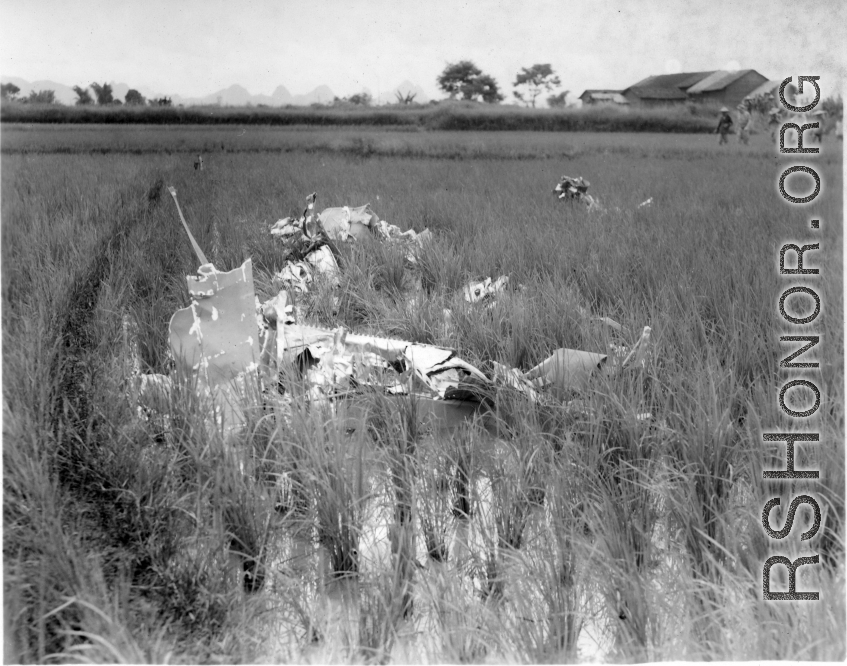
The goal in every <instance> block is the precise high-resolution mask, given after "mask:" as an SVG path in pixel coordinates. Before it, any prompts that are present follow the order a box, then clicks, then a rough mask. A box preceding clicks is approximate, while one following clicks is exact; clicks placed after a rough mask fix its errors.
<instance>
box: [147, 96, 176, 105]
mask: <svg viewBox="0 0 847 666" xmlns="http://www.w3.org/2000/svg"><path fill="white" fill-rule="evenodd" d="M173 105H174V104H173V102H172V101H171V98H170V97H159V98H158V99H151V100H150V106H173Z"/></svg>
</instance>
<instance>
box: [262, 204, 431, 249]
mask: <svg viewBox="0 0 847 666" xmlns="http://www.w3.org/2000/svg"><path fill="white" fill-rule="evenodd" d="M316 198H317V194H316V193H314V192H313V193H312V194H310V195H309V197H308V198H307V204H308V205H307V207H306V210H304V211H303V215H302V216H300V218H299V219H296V220H295V219H294V218H291V217H286V218H283V219H281V220H278V221H277V222H276V223H274V224H273V225H272V226H271V235H272V236H274V237H275V238H278V239H280V240H282V241H284V243H285V244H286V245H287V246H288V247H289V253H290V254H291V255H292V258H293V259H294V260H300V259H304V258H305V257H306V255H307V254H308V252H311V251H313V250H315V249H317V248H318V247H319V246H320V239H321V238H322V237H323V238H324V239H326V240H327V241H340V242H349V241H355V240H358V241H362V240H364V239H365V238H367V237H369V236H371V237H375V238H377V239H379V240H381V241H383V242H388V243H406V244H408V245H409V247H408V250H407V253H406V257H407V259H408V260H409V261H410V262H411V263H415V262H416V261H417V253H416V249H417V248H418V247H421V246H422V245H423V244H424V243H425V242H426V241H427V240H429V239H430V238H432V233H431V232H430V231H429V229H424V230H423V231H422V232H420V233H418V232H416V231H415V230H414V229H409V230H407V231H402V230H401V229H400V227H398V226H396V225H393V224H388V223H387V222H386V221H385V220H380V219H379V216H378V215H377V214H376V213H375V212H374V211H373V210H372V209H371V206H370V204H365V205H363V206H358V207H350V206H340V207H334V208H326V209H324V210H323V211H321V212H320V213H318V214H317V215H316V214H315V213H314V208H315V201H316ZM298 249H299V250H300V251H299V253H298V252H297V250H298Z"/></svg>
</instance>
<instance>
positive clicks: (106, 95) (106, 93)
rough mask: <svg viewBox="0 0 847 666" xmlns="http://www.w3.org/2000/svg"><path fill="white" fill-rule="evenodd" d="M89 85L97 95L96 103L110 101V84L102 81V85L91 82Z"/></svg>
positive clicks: (107, 102) (108, 102)
mask: <svg viewBox="0 0 847 666" xmlns="http://www.w3.org/2000/svg"><path fill="white" fill-rule="evenodd" d="M90 87H91V89H92V90H93V91H94V94H95V95H96V96H97V103H98V104H111V103H112V99H113V98H112V86H110V85H109V84H108V83H104V84H103V85H102V86H101V85H100V84H99V83H92V84H91V86H90Z"/></svg>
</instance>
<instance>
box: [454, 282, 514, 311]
mask: <svg viewBox="0 0 847 666" xmlns="http://www.w3.org/2000/svg"><path fill="white" fill-rule="evenodd" d="M508 284H509V276H508V275H501V276H500V277H498V278H497V279H496V280H492V279H491V278H490V277H487V278H485V279H484V280H483V281H481V282H469V283H468V284H466V285H465V287H464V289H463V290H462V293H463V294H464V296H465V300H466V301H467V302H468V303H483V302H487V303H488V304H490V305H493V304H494V301H495V299H496V297H497V295H498V294H500V293H501V292H502V291H503V290H504V289H505V288H506V287H507V286H508Z"/></svg>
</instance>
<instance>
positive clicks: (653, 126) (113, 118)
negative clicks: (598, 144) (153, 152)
mask: <svg viewBox="0 0 847 666" xmlns="http://www.w3.org/2000/svg"><path fill="white" fill-rule="evenodd" d="M714 111H715V109H713V108H708V107H707V108H704V109H700V108H699V107H695V106H691V105H687V106H686V105H679V106H669V107H659V108H632V109H630V108H619V107H612V106H589V107H585V108H580V109H527V108H522V107H506V106H491V105H486V104H476V103H472V102H444V103H441V104H436V105H431V106H414V107H397V106H393V107H373V108H366V109H349V108H346V109H333V108H327V107H309V108H303V107H285V108H261V107H256V108H253V107H219V106H189V107H131V106H119V107H115V106H109V107H100V106H61V105H57V104H49V105H33V104H14V103H4V104H3V105H2V107H0V121H2V122H4V123H73V124H89V123H103V124H110V125H113V124H138V123H144V124H154V125H199V124H203V125H228V124H236V125H319V126H350V125H354V126H355V125H373V126H381V127H382V126H407V127H408V126H412V127H425V128H428V129H441V130H483V131H492V130H497V131H513V130H524V131H527V130H528V131H536V132H576V131H600V132H710V131H712V130H713V129H714V127H713V126H714V123H713V122H712V120H711V117H712V116H713V115H714Z"/></svg>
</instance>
